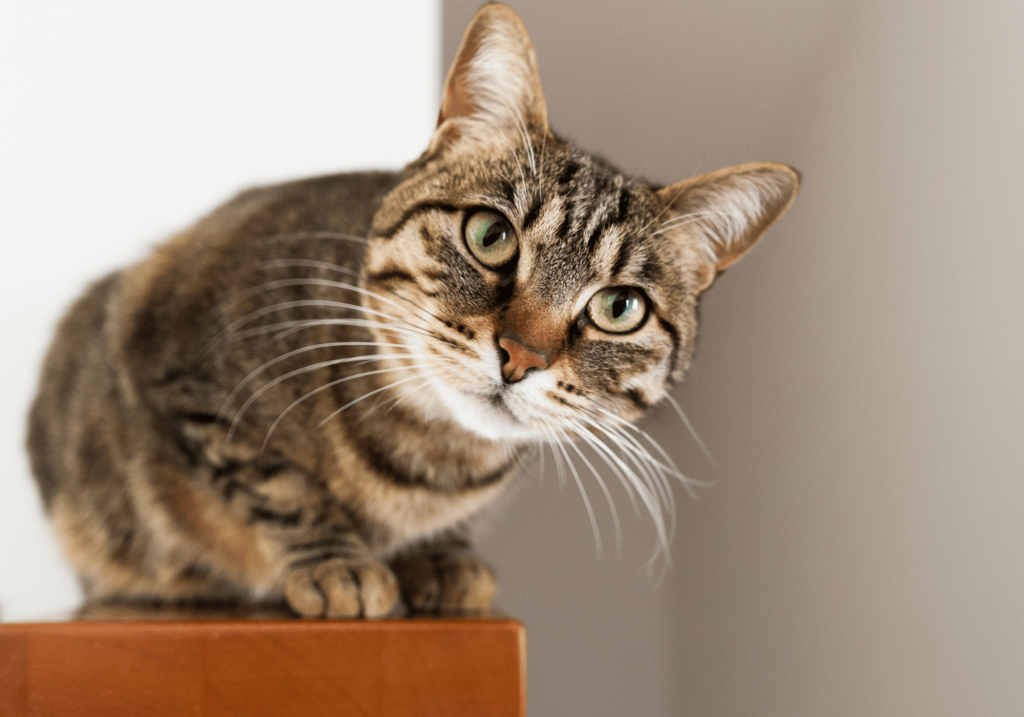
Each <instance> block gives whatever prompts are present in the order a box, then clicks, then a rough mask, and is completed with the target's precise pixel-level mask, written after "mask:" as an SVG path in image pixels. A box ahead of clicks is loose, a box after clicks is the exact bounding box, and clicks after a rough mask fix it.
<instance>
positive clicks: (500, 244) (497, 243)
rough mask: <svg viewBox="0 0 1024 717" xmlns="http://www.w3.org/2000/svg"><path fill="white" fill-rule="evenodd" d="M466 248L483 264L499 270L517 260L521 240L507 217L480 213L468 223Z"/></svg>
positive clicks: (485, 212) (491, 213) (484, 212)
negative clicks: (517, 237) (514, 259)
mask: <svg viewBox="0 0 1024 717" xmlns="http://www.w3.org/2000/svg"><path fill="white" fill-rule="evenodd" d="M466 246H468V247H469V250H470V251H471V252H473V256H475V257H476V258H477V259H479V260H480V263H481V264H483V265H484V266H487V267H490V268H491V269H497V268H499V267H501V266H503V265H505V264H507V263H509V262H510V261H512V259H513V258H515V255H516V252H517V251H519V240H518V239H516V235H515V233H514V232H513V231H512V227H511V226H510V225H509V223H508V220H507V219H505V217H503V216H501V215H500V214H496V213H495V212H488V211H480V212H477V213H476V214H474V215H473V216H471V217H470V218H469V221H467V222H466Z"/></svg>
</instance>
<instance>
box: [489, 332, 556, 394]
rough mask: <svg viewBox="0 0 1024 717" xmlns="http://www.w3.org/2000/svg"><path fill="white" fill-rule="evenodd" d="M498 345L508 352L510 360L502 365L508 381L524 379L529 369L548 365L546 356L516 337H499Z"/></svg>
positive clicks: (503, 373)
mask: <svg viewBox="0 0 1024 717" xmlns="http://www.w3.org/2000/svg"><path fill="white" fill-rule="evenodd" d="M498 346H500V347H501V348H503V349H504V350H505V352H506V353H507V354H508V361H506V362H505V365H504V366H502V367H501V375H502V376H503V377H504V378H505V382H506V383H515V382H516V381H522V380H523V376H525V375H526V371H527V370H528V369H531V368H540V369H544V368H547V367H548V361H547V359H546V358H544V357H543V356H541V355H540V354H539V353H537V352H536V351H531V350H530V349H528V348H526V347H525V346H523V345H522V344H521V343H519V342H518V341H516V340H515V339H510V338H508V337H505V338H502V339H499V340H498Z"/></svg>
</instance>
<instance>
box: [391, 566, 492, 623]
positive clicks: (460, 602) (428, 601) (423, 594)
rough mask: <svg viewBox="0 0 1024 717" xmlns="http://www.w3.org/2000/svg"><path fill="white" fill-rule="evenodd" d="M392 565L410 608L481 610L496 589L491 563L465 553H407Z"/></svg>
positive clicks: (460, 611)
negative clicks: (407, 554)
mask: <svg viewBox="0 0 1024 717" xmlns="http://www.w3.org/2000/svg"><path fill="white" fill-rule="evenodd" d="M392 566H393V567H394V570H395V574H396V576H397V577H398V582H399V584H400V585H401V586H402V595H403V597H404V598H405V602H406V604H407V605H408V607H409V609H410V610H411V611H412V612H421V613H422V612H430V613H434V612H437V613H447V614H464V613H474V612H484V611H486V610H488V609H489V608H490V607H491V601H492V600H493V599H494V593H495V592H496V590H497V582H496V581H495V578H494V571H493V570H492V569H491V567H490V566H489V565H488V564H487V563H485V562H484V561H482V560H480V559H479V558H477V557H476V556H474V555H470V554H466V553H449V554H443V555H423V554H418V555H409V556H406V557H403V558H399V559H397V560H395V561H394V563H393V565H392Z"/></svg>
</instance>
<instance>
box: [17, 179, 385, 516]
mask: <svg viewBox="0 0 1024 717" xmlns="http://www.w3.org/2000/svg"><path fill="white" fill-rule="evenodd" d="M399 179H400V175H399V174H397V173H392V172H360V173H348V174H336V175H328V176H322V177H315V178H311V179H304V180H299V181H294V182H287V183H283V184H278V185H272V186H265V187H257V188H254V189H249V190H246V191H244V192H242V193H240V194H239V195H237V196H236V197H234V198H233V199H231V200H229V201H228V202H226V203H225V204H223V205H221V206H220V207H218V208H217V209H215V210H214V211H213V212H211V213H210V214H209V215H207V216H206V217H204V218H203V219H201V220H199V221H198V222H197V223H196V224H195V225H193V226H192V227H191V228H189V229H187V230H186V231H184V232H182V233H180V234H178V235H176V236H174V237H172V238H171V239H170V240H169V241H167V242H165V243H164V244H162V245H160V246H158V247H157V248H156V249H155V250H154V251H153V252H152V253H151V255H150V256H148V257H147V258H146V259H144V260H143V261H141V262H139V263H138V264H136V265H134V266H131V267H128V268H126V269H123V270H121V271H118V272H115V273H113V274H111V275H109V276H107V277H105V278H104V279H102V280H100V281H98V282H96V283H95V284H93V285H92V286H90V288H89V289H88V290H87V291H86V292H85V293H84V294H83V295H82V296H81V297H80V298H79V299H78V300H77V301H76V302H75V304H74V305H73V306H72V307H71V309H70V310H69V311H68V313H67V315H66V316H65V317H64V318H63V320H62V321H61V322H60V324H59V325H58V327H57V331H56V333H55V337H54V341H53V343H52V344H51V347H50V350H49V352H48V354H47V358H46V361H45V362H44V366H43V370H42V374H41V378H40V385H39V391H38V393H37V396H36V399H35V402H34V403H33V406H32V409H31V412H30V418H29V435H28V444H29V445H28V447H29V453H30V455H31V458H32V463H33V472H34V473H35V475H36V477H37V480H38V482H39V484H40V488H41V491H42V494H43V497H44V502H45V503H46V504H47V505H49V503H50V501H51V499H52V497H53V495H54V494H55V493H56V492H57V491H58V489H59V488H60V487H61V485H62V484H63V483H64V482H65V481H66V480H67V479H68V478H69V474H73V473H82V474H83V475H84V474H86V473H88V474H92V473H95V470H94V469H96V468H100V469H102V466H101V465H100V464H106V465H108V466H109V467H111V468H114V466H116V465H118V464H120V463H121V461H119V460H118V459H117V458H116V457H115V456H114V455H113V454H115V453H118V452H119V451H120V450H121V449H123V448H125V447H126V446H125V443H126V440H127V439H128V438H130V436H115V435H106V436H103V437H99V436H85V435H83V432H90V431H92V432H95V431H102V432H104V433H107V434H113V433H115V432H123V431H125V430H127V431H128V432H129V433H130V432H131V430H132V426H131V425H130V424H131V420H132V419H131V418H130V415H131V413H132V408H133V407H134V406H137V405H138V404H139V403H140V402H143V403H146V402H147V395H146V393H147V390H148V388H149V387H154V386H162V385H164V384H165V383H166V382H167V381H170V380H175V379H176V377H183V376H185V377H188V379H187V380H186V382H185V383H186V384H188V385H196V384H197V382H198V383H206V381H207V380H209V387H210V388H211V389H212V391H210V392H208V393H209V395H208V396H206V398H208V399H209V402H210V405H211V406H212V405H213V404H214V402H216V401H219V400H223V396H221V395H220V394H222V393H223V388H224V386H227V387H228V388H230V385H229V384H230V383H231V381H234V380H237V379H235V378H233V377H230V376H228V375H226V374H225V372H224V370H223V367H218V366H217V364H218V363H221V362H223V361H224V360H225V357H224V356H223V355H222V356H219V357H218V356H215V355H211V354H210V353H209V352H208V348H209V341H210V339H211V338H212V337H215V336H217V335H218V333H219V332H221V331H222V330H223V329H224V324H225V322H226V321H228V319H227V318H226V314H225V312H224V311H223V310H222V309H223V307H224V306H225V305H227V304H229V303H230V302H231V301H232V300H233V298H234V297H236V296H237V295H238V294H239V293H241V292H244V290H245V288H246V286H247V285H249V284H251V283H252V267H253V266H255V265H258V264H259V263H260V262H266V261H267V260H279V258H280V257H290V256H301V257H305V258H307V259H310V258H312V260H314V261H320V262H322V263H324V264H334V265H337V266H343V267H348V268H349V269H350V270H351V271H357V270H358V268H359V267H360V266H361V262H362V253H363V243H362V242H361V239H362V238H363V237H365V235H366V232H367V231H368V228H369V226H370V225H371V223H372V220H373V216H374V214H375V212H376V210H377V208H378V207H379V206H380V203H381V201H382V199H383V197H384V196H386V195H387V193H388V192H390V191H391V189H392V188H393V187H394V186H395V185H396V184H397V183H398V181H399ZM227 359H228V361H229V362H230V359H231V357H230V356H228V357H227ZM218 384H224V386H219V385H218ZM204 388H205V387H204ZM163 394H166V392H163ZM163 394H161V395H163ZM172 395H173V394H172ZM148 408H149V409H156V410H157V411H158V412H159V411H161V409H164V408H167V409H170V408H173V407H170V406H155V405H150V406H148ZM126 424H127V425H126ZM83 446H91V447H92V448H90V451H92V452H91V453H90V451H85V452H84V453H83V450H82V448H83ZM97 451H98V452H97ZM104 452H109V453H111V455H110V456H107V458H109V460H106V459H104V457H103V455H101V453H104ZM86 453H89V455H86ZM79 459H81V460H79ZM82 461H84V462H87V463H90V464H91V465H81V466H79V470H76V469H75V468H74V466H75V465H76V464H78V463H80V462H82ZM115 482H116V481H115Z"/></svg>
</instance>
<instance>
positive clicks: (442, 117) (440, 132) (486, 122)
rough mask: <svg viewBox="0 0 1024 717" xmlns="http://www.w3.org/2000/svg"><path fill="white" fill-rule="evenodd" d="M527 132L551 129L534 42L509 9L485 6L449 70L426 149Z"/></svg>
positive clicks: (513, 137) (520, 137)
mask: <svg viewBox="0 0 1024 717" xmlns="http://www.w3.org/2000/svg"><path fill="white" fill-rule="evenodd" d="M530 131H534V132H540V133H541V134H548V133H549V132H550V130H549V129H548V111H547V106H546V105H545V103H544V93H543V91H542V90H541V86H540V74H539V73H538V71H537V56H536V54H535V53H534V51H533V44H532V43H531V42H530V36H529V35H528V34H527V32H526V26H525V25H523V21H522V20H520V19H519V16H518V15H517V14H516V13H515V12H514V11H513V10H512V9H511V8H509V7H507V6H506V5H502V4H500V3H492V4H490V5H484V6H483V7H482V8H480V10H479V11H478V12H477V14H476V16H474V18H473V20H472V21H471V22H470V24H469V27H468V28H467V29H466V34H465V35H463V36H462V44H461V45H459V51H458V53H457V54H456V56H455V61H454V62H453V63H452V66H451V69H450V70H449V71H448V78H447V79H446V80H445V83H444V92H443V94H442V96H441V111H440V113H439V114H438V118H437V130H436V131H435V132H434V138H433V140H432V141H431V146H430V151H433V150H434V149H437V148H439V147H442V146H445V145H447V144H449V143H451V142H454V141H456V140H458V139H459V138H461V137H470V138H474V137H475V138H488V137H490V136H493V135H494V134H495V133H505V134H506V135H507V136H509V137H510V139H511V140H512V141H516V140H518V141H520V142H522V141H525V140H526V137H524V133H529V132H530Z"/></svg>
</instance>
